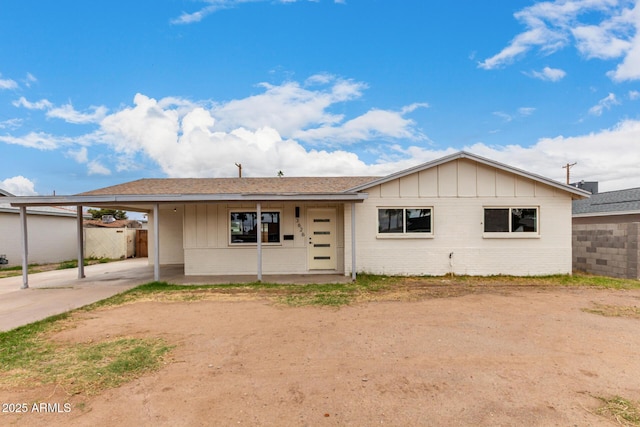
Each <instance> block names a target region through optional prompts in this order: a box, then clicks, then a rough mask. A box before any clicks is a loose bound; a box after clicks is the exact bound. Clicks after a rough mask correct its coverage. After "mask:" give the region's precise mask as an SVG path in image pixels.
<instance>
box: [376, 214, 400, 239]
mask: <svg viewBox="0 0 640 427" xmlns="http://www.w3.org/2000/svg"><path fill="white" fill-rule="evenodd" d="M402 211H403V209H378V233H402V231H403V230H402V223H403V222H404V219H403V215H402V213H403V212H402Z"/></svg>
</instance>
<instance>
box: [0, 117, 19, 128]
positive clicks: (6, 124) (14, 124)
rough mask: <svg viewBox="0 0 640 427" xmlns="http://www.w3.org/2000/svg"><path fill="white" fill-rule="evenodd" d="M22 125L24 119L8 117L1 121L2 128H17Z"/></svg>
mask: <svg viewBox="0 0 640 427" xmlns="http://www.w3.org/2000/svg"><path fill="white" fill-rule="evenodd" d="M20 126H22V119H8V120H3V121H1V122H0V129H17V128H19V127H20Z"/></svg>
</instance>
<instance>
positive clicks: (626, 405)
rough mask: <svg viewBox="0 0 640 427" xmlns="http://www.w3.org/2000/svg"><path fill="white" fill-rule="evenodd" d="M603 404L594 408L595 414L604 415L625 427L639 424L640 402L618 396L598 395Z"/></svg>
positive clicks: (634, 426) (633, 426)
mask: <svg viewBox="0 0 640 427" xmlns="http://www.w3.org/2000/svg"><path fill="white" fill-rule="evenodd" d="M596 398H597V399H598V400H600V401H602V403H603V405H602V406H601V407H599V408H598V409H597V410H596V414H598V415H602V416H605V417H607V418H609V419H611V420H614V421H616V422H617V423H618V424H619V425H621V426H625V427H636V426H640V404H639V403H638V402H632V401H630V400H627V399H624V398H622V397H620V396H615V397H612V398H609V399H607V398H604V397H598V396H596Z"/></svg>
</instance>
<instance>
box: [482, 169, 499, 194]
mask: <svg viewBox="0 0 640 427" xmlns="http://www.w3.org/2000/svg"><path fill="white" fill-rule="evenodd" d="M477 188H478V197H495V196H496V170H495V169H494V168H490V167H487V166H484V165H478V184H477Z"/></svg>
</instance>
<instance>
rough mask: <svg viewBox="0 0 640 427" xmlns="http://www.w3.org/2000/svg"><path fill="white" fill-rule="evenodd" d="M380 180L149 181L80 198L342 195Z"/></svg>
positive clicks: (97, 191)
mask: <svg viewBox="0 0 640 427" xmlns="http://www.w3.org/2000/svg"><path fill="white" fill-rule="evenodd" d="M377 178H378V177H366V176H348V177H282V178H147V179H139V180H137V181H131V182H126V183H124V184H119V185H113V186H111V187H105V188H100V189H98V190H93V191H88V192H86V193H80V194H77V196H100V195H113V194H126V195H152V194H165V195H169V194H287V193H302V194H314V193H342V192H344V191H346V190H348V189H350V188H353V187H356V186H358V185H361V184H364V183H366V182H370V181H373V180H375V179H377Z"/></svg>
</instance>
